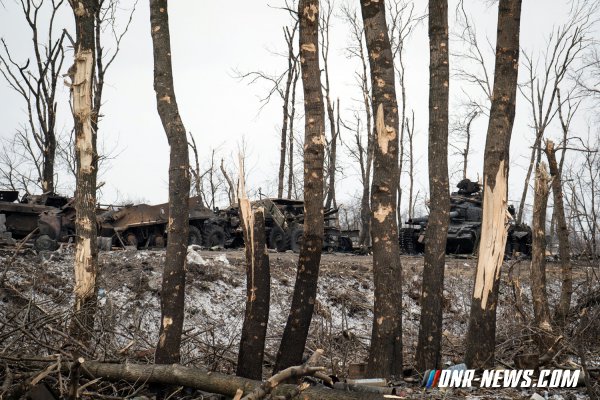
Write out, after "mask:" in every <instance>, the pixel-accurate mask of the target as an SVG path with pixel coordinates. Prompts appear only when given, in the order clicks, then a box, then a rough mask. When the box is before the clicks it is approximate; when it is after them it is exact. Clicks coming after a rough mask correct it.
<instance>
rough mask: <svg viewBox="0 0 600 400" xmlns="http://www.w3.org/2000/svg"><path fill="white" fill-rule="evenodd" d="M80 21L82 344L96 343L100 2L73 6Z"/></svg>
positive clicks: (76, 100)
mask: <svg viewBox="0 0 600 400" xmlns="http://www.w3.org/2000/svg"><path fill="white" fill-rule="evenodd" d="M71 6H72V8H73V14H74V16H75V27H76V40H77V42H76V45H75V46H76V51H75V63H74V64H73V66H72V67H71V69H70V74H71V76H72V79H73V84H72V86H71V95H72V101H73V118H74V122H75V153H76V159H77V177H76V191H75V209H76V216H75V232H76V242H75V243H76V250H75V265H74V268H75V289H74V290H75V314H74V318H73V321H72V324H71V332H72V334H73V336H74V337H76V338H78V339H80V340H81V341H84V342H85V341H87V340H89V339H90V338H91V335H92V332H93V329H94V316H95V313H96V292H97V285H96V277H97V274H98V247H97V243H96V236H97V227H96V223H95V221H96V175H97V171H98V155H97V153H96V139H95V135H96V132H95V130H94V129H93V127H92V101H93V93H92V92H93V91H92V83H93V76H94V46H95V34H94V32H95V30H94V13H95V10H96V8H97V7H99V5H98V2H97V1H96V0H83V1H78V2H77V5H75V3H74V2H71Z"/></svg>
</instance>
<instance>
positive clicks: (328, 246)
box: [242, 198, 352, 253]
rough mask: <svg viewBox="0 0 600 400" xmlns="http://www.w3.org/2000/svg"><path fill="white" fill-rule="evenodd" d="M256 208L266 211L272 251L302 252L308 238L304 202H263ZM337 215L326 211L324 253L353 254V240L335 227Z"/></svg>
mask: <svg viewBox="0 0 600 400" xmlns="http://www.w3.org/2000/svg"><path fill="white" fill-rule="evenodd" d="M252 207H262V208H263V209H264V210H265V237H266V238H267V246H268V247H269V248H270V249H275V250H277V251H278V252H284V251H287V250H292V251H293V252H295V253H298V252H300V248H301V246H302V240H303V238H304V202H303V201H302V200H292V199H276V198H263V199H260V200H257V201H255V202H253V203H252ZM337 212H338V210H337V209H335V208H332V209H328V210H323V218H324V222H325V227H324V230H323V250H324V251H345V252H347V251H352V240H351V239H350V238H349V237H348V236H346V235H343V234H342V233H341V231H340V230H339V229H338V228H337V227H336V226H333V221H334V220H335V219H336V214H337ZM242 243H243V242H242Z"/></svg>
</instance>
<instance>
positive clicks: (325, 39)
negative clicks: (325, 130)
mask: <svg viewBox="0 0 600 400" xmlns="http://www.w3.org/2000/svg"><path fill="white" fill-rule="evenodd" d="M325 4H326V7H325V8H324V9H323V10H322V11H323V12H322V13H321V25H320V26H319V31H320V33H321V56H322V57H323V73H324V76H325V84H324V85H323V90H324V91H325V104H326V106H327V119H328V120H329V134H330V135H331V140H330V141H329V143H327V144H328V150H329V151H328V155H329V159H328V162H327V180H328V182H327V196H326V197H325V208H326V209H329V208H331V204H332V203H333V202H334V199H335V162H336V157H337V136H338V133H339V132H338V131H337V129H336V127H335V110H334V105H333V102H332V101H331V85H330V84H329V21H330V19H331V15H332V13H333V7H332V5H331V2H330V0H325ZM338 107H339V100H338ZM338 113H339V110H338Z"/></svg>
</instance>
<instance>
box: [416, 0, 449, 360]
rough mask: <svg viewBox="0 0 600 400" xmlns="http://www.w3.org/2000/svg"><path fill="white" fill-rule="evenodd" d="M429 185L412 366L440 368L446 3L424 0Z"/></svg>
mask: <svg viewBox="0 0 600 400" xmlns="http://www.w3.org/2000/svg"><path fill="white" fill-rule="evenodd" d="M429 42H430V46H429V49H430V66H429V189H430V193H431V194H430V202H429V204H430V210H431V211H430V214H429V220H428V222H427V231H426V233H425V265H424V267H423V289H422V292H421V323H420V326H419V341H418V345H417V355H416V362H417V370H419V371H425V370H427V369H431V368H438V367H440V361H441V360H440V356H441V344H442V343H441V342H442V297H443V292H444V266H445V261H446V237H447V235H448V223H449V218H450V217H449V213H450V194H449V190H450V189H449V184H448V96H449V80H450V73H449V68H448V2H447V0H429Z"/></svg>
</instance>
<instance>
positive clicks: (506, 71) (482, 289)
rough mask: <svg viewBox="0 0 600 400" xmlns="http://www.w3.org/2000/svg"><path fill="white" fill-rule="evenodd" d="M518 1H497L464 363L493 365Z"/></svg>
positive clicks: (516, 54)
mask: <svg viewBox="0 0 600 400" xmlns="http://www.w3.org/2000/svg"><path fill="white" fill-rule="evenodd" d="M520 20H521V0H500V4H499V6H498V32H497V43H496V67H495V72H494V90H493V96H492V106H491V110H490V120H489V124H488V131H487V139H486V143H485V154H484V160H485V161H484V166H483V220H482V223H481V237H480V239H479V252H478V255H479V256H478V259H477V270H476V273H475V285H474V288H473V299H472V301H471V315H470V318H469V327H468V330H467V339H466V345H465V347H466V353H465V362H466V364H467V365H468V366H469V367H470V368H482V367H485V366H491V365H493V363H494V349H495V346H496V305H497V300H498V288H499V283H500V269H501V267H502V262H503V260H504V249H505V246H506V236H507V233H508V232H507V227H508V224H507V218H508V217H507V214H508V213H507V202H508V165H509V159H508V155H509V154H508V150H509V147H510V138H511V135H512V128H513V123H514V119H515V101H516V92H517V72H518V68H519V29H520Z"/></svg>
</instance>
